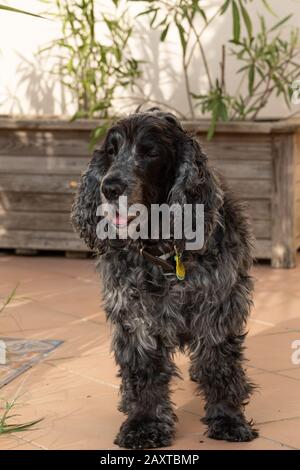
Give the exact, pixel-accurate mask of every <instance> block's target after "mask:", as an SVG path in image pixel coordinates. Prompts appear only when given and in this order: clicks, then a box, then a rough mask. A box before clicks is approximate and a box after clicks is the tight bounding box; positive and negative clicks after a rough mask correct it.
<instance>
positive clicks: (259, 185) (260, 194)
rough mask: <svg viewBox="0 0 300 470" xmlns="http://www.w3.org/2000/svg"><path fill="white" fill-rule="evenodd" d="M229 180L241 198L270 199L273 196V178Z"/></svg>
mask: <svg viewBox="0 0 300 470" xmlns="http://www.w3.org/2000/svg"><path fill="white" fill-rule="evenodd" d="M227 182H228V184H229V186H230V187H231V188H232V190H233V191H234V193H235V194H236V195H237V196H238V197H240V198H241V199H268V198H270V197H271V180H254V179H253V180H250V179H249V180H246V179H245V180H242V179H231V178H228V179H227Z"/></svg>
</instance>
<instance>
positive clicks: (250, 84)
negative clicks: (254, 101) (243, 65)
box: [248, 64, 255, 96]
mask: <svg viewBox="0 0 300 470" xmlns="http://www.w3.org/2000/svg"><path fill="white" fill-rule="evenodd" d="M254 81H255V67H254V65H253V64H252V65H251V66H250V67H249V71H248V90H249V95H250V96H252V95H253V88H254Z"/></svg>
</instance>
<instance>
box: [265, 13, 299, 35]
mask: <svg viewBox="0 0 300 470" xmlns="http://www.w3.org/2000/svg"><path fill="white" fill-rule="evenodd" d="M292 16H293V14H292V13H291V14H290V15H287V16H286V17H285V18H283V19H282V20H280V21H279V22H278V23H276V24H275V25H274V26H273V27H272V28H271V29H270V31H269V32H270V33H271V32H272V31H275V30H276V29H278V28H280V26H282V25H283V24H284V23H286V22H287V21H288V20H289V19H291V18H292Z"/></svg>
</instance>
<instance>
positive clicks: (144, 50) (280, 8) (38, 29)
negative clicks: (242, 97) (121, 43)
mask: <svg viewBox="0 0 300 470" xmlns="http://www.w3.org/2000/svg"><path fill="white" fill-rule="evenodd" d="M207 1H208V0H207ZM269 1H270V3H271V4H272V6H273V8H274V10H275V11H276V12H278V14H279V16H280V17H283V16H286V15H287V14H288V13H290V12H293V13H294V17H293V20H292V23H293V24H294V25H299V26H300V21H299V20H300V1H299V0H285V1H282V0H269ZM101 2H102V3H103V0H99V3H100V4H101ZM1 3H4V2H3V1H2V2H1ZM104 3H105V2H104ZM6 4H8V5H10V6H14V7H19V8H26V9H27V10H30V11H33V12H37V13H40V12H42V11H43V10H44V9H45V6H44V5H43V4H42V3H41V2H40V1H38V0H26V2H25V1H24V0H23V1H22V0H11V1H6ZM218 4H220V1H212V0H209V5H210V6H211V8H212V11H213V9H214V8H215V6H216V5H218ZM131 8H132V15H133V16H135V14H136V12H137V11H138V10H139V7H138V6H133V7H131ZM257 12H259V13H262V12H263V13H264V14H265V15H266V16H267V17H268V21H269V22H271V21H273V22H274V21H276V19H273V18H272V17H271V16H270V15H268V14H266V11H265V9H264V8H263V7H262V2H261V0H254V1H253V3H252V4H251V16H252V17H253V18H255V17H256V14H257ZM228 18H229V17H227V21H226V19H225V17H223V18H221V19H220V20H219V21H218V22H217V23H215V26H214V28H213V29H211V30H210V31H209V32H208V34H207V35H206V37H205V38H204V46H205V49H206V51H207V55H208V59H209V64H210V67H211V68H212V71H214V70H215V71H216V70H217V69H218V67H219V61H220V49H221V44H222V43H223V41H224V38H228V36H229V35H230V22H229V21H228ZM135 22H136V30H137V35H138V36H141V37H137V36H136V37H135V38H133V39H132V48H133V50H134V53H135V55H137V56H138V58H140V59H142V60H146V61H147V62H148V64H147V65H145V66H144V69H145V73H144V79H143V81H142V82H141V86H142V88H143V90H144V91H145V94H146V95H147V96H150V97H151V98H152V99H154V100H158V101H166V102H168V103H169V104H170V105H172V106H174V107H175V108H178V109H179V110H180V111H181V112H183V113H187V112H188V107H187V101H186V95H185V92H184V80H183V75H182V68H181V59H180V54H179V50H180V47H179V44H178V42H177V37H176V34H175V33H173V32H172V31H171V34H170V36H168V40H167V42H166V43H164V44H161V43H160V42H159V34H158V33H156V32H153V31H151V29H150V27H149V26H148V21H147V19H146V18H143V17H141V18H139V19H138V20H137V19H136V20H135ZM254 23H256V21H254ZM59 32H60V25H59V22H58V21H56V20H55V21H45V20H41V19H37V18H32V17H28V16H23V15H17V14H12V13H8V12H3V11H0V54H1V55H0V114H9V113H12V114H30V115H45V114H51V115H53V114H55V115H60V114H63V115H71V114H72V113H73V112H74V111H75V109H74V104H73V103H72V100H70V96H69V95H68V93H67V92H66V90H64V89H62V87H61V85H60V84H59V82H58V80H57V78H55V77H53V76H51V74H49V73H48V72H49V71H51V64H52V60H53V59H51V54H50V57H48V58H46V57H44V58H43V59H42V58H41V57H40V56H39V55H37V54H36V53H37V51H38V49H39V48H41V47H42V46H44V45H45V44H47V43H49V42H50V41H51V40H52V39H55V38H57V37H58V36H59ZM283 34H284V32H283ZM197 59H198V58H197V57H195V59H194V60H193V62H192V67H191V76H190V77H191V83H192V89H193V91H199V89H200V90H201V87H202V89H203V87H205V83H206V79H205V77H204V73H203V71H202V70H200V69H199V61H198V60H197ZM150 64H151V65H150ZM235 70H236V67H235V64H229V67H228V70H227V80H228V83H229V84H230V86H235V85H236V83H237V81H238V77H237V76H236V73H235ZM123 102H124V101H123ZM298 108H299V111H300V105H299V106H298ZM297 110H298V109H297V107H296V106H295V105H293V107H292V110H291V111H289V110H288V109H287V107H286V105H284V104H283V103H282V101H281V100H280V103H279V101H278V99H273V100H272V101H271V103H270V104H269V106H268V107H267V108H266V110H265V111H264V114H263V115H264V116H271V117H277V116H283V115H288V114H289V113H291V112H295V111H297Z"/></svg>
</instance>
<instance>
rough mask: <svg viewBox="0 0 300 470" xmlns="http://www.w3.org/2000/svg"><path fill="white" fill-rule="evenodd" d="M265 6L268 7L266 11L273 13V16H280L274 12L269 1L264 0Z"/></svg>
mask: <svg viewBox="0 0 300 470" xmlns="http://www.w3.org/2000/svg"><path fill="white" fill-rule="evenodd" d="M262 2H263V4H264V6H265V7H266V9H267V10H268V11H269V13H271V15H273V16H278V15H276V13H275V12H274V10H273V9H272V8H271V7H270V4H269V2H268V1H267V0H262Z"/></svg>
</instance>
